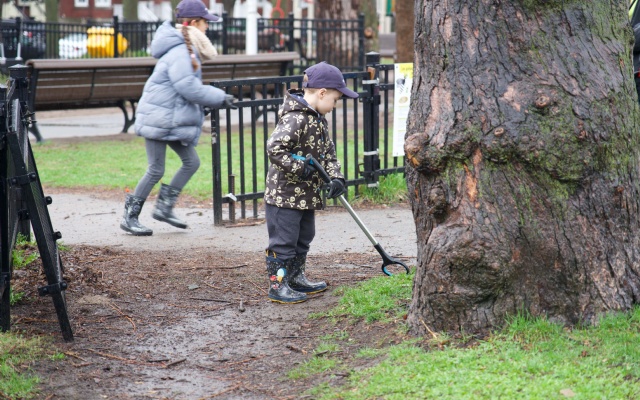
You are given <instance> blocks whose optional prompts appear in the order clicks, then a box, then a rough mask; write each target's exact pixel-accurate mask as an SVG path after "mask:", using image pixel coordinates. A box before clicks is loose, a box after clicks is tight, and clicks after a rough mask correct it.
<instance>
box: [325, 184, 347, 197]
mask: <svg viewBox="0 0 640 400" xmlns="http://www.w3.org/2000/svg"><path fill="white" fill-rule="evenodd" d="M327 188H328V189H329V192H328V193H327V198H328V199H335V198H336V197H340V196H341V195H343V194H345V193H346V192H347V189H346V188H345V187H344V183H342V179H332V180H331V183H329V184H328V185H327Z"/></svg>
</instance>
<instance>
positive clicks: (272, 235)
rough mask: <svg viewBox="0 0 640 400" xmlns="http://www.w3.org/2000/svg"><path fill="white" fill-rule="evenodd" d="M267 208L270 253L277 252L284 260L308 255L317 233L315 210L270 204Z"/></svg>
mask: <svg viewBox="0 0 640 400" xmlns="http://www.w3.org/2000/svg"><path fill="white" fill-rule="evenodd" d="M265 210H266V220H267V231H268V232H269V247H268V251H269V253H270V254H271V253H272V252H273V253H275V254H276V257H277V258H279V259H282V260H289V259H292V258H293V257H295V256H296V255H306V254H307V253H308V252H309V245H310V244H311V241H312V240H313V238H314V237H315V235H316V222H315V212H314V210H294V209H291V208H282V207H277V206H272V205H270V204H267V205H266V206H265Z"/></svg>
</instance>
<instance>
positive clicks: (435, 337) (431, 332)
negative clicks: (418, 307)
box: [420, 318, 438, 339]
mask: <svg viewBox="0 0 640 400" xmlns="http://www.w3.org/2000/svg"><path fill="white" fill-rule="evenodd" d="M420 322H422V325H424V327H425V328H426V329H427V331H429V333H430V334H431V336H433V338H434V339H437V338H438V335H437V334H436V333H435V332H434V331H432V330H431V329H429V327H428V326H427V324H425V322H424V320H423V319H422V318H420Z"/></svg>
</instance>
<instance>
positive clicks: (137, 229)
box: [120, 194, 153, 236]
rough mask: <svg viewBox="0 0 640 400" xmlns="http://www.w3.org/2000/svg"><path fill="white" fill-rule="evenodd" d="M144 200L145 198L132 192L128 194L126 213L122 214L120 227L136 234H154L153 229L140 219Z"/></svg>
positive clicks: (125, 201) (125, 205)
mask: <svg viewBox="0 0 640 400" xmlns="http://www.w3.org/2000/svg"><path fill="white" fill-rule="evenodd" d="M144 202H145V199H143V198H142V197H138V196H133V195H131V194H129V195H127V197H126V198H125V200H124V215H123V216H122V221H120V228H122V229H123V230H125V231H127V232H129V233H130V234H132V235H134V236H151V235H152V234H153V231H152V230H151V229H149V228H147V227H146V226H144V225H142V224H140V221H138V216H139V215H140V211H142V206H143V205H144Z"/></svg>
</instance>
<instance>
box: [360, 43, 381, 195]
mask: <svg viewBox="0 0 640 400" xmlns="http://www.w3.org/2000/svg"><path fill="white" fill-rule="evenodd" d="M379 64H380V54H378V53H368V54H367V72H369V79H367V80H363V81H362V86H363V88H364V89H365V90H366V91H367V94H368V95H367V96H366V97H363V98H362V102H363V103H364V104H363V112H364V152H363V156H364V172H363V173H362V175H363V176H364V178H365V180H366V182H367V186H368V187H377V186H378V174H379V173H378V171H379V170H380V158H379V151H378V136H379V133H378V129H379V127H380V122H379V121H378V119H379V115H380V110H379V107H380V86H379V81H378V65H379Z"/></svg>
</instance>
